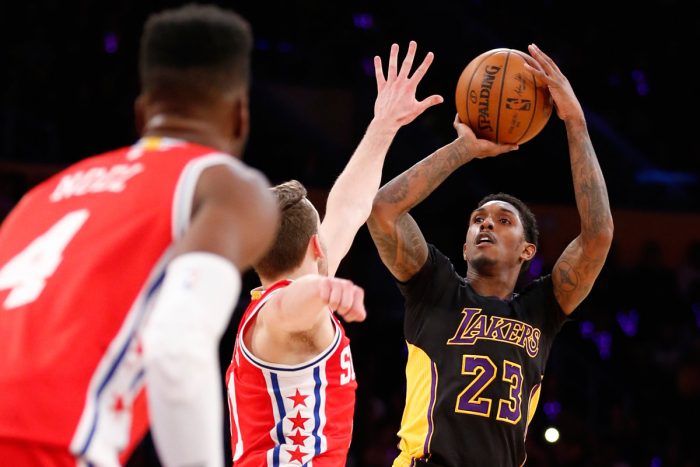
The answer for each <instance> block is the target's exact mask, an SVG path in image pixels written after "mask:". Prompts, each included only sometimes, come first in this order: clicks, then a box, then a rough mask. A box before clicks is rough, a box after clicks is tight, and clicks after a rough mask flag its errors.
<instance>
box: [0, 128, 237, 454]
mask: <svg viewBox="0 0 700 467" xmlns="http://www.w3.org/2000/svg"><path fill="white" fill-rule="evenodd" d="M232 163H233V158H232V157H231V156H230V155H226V154H221V153H217V152H215V151H214V150H212V149H210V148H206V147H202V146H197V145H193V144H190V143H186V142H184V141H179V140H172V139H165V138H144V139H141V140H140V141H139V142H138V143H137V144H135V145H134V146H131V147H127V148H122V149H119V150H115V151H112V152H108V153H106V154H102V155H99V156H95V157H92V158H89V159H85V160H83V161H81V162H78V163H77V164H75V165H73V166H71V167H69V168H68V169H66V170H64V171H63V172H61V173H59V174H57V175H55V176H53V177H52V178H50V179H49V180H47V181H45V182H43V183H42V184H40V185H39V186H37V187H36V188H34V189H33V190H31V191H30V192H29V193H28V194H27V195H25V196H24V198H23V199H22V200H21V201H20V203H18V205H17V206H16V208H15V209H14V211H12V212H11V213H10V215H9V216H8V217H7V219H6V220H5V222H4V223H3V224H2V226H0V342H2V352H0V440H2V439H5V440H7V439H14V440H18V441H21V442H25V443H27V442H28V443H38V444H44V445H52V446H57V447H65V448H66V449H68V450H70V452H71V453H73V454H74V455H75V456H76V457H78V458H81V459H83V460H85V461H87V462H88V463H95V464H98V465H116V464H117V462H118V455H119V453H120V452H121V453H122V454H123V453H124V452H128V450H129V449H130V448H131V447H133V446H132V445H130V444H129V443H130V437H132V438H140V437H141V436H143V434H144V433H145V431H146V429H147V423H148V422H147V416H146V414H145V410H144V409H143V408H144V407H145V405H144V404H136V406H137V407H141V411H139V413H134V412H133V410H132V409H133V407H134V403H135V401H138V400H140V397H139V399H137V396H142V395H143V393H142V389H143V374H144V370H143V363H142V358H141V348H140V345H139V334H140V331H141V329H142V326H143V324H144V321H145V318H146V317H147V316H146V315H147V310H148V307H149V299H150V298H152V296H153V295H154V292H155V291H156V290H157V289H158V287H159V285H160V282H161V280H162V278H163V274H164V269H165V266H166V263H167V261H168V260H169V259H170V258H171V256H172V246H173V243H174V241H176V240H177V239H178V238H180V237H181V236H182V235H183V234H184V232H185V231H186V229H187V226H188V224H189V221H190V213H191V207H192V198H193V194H194V190H195V186H196V182H197V180H198V178H199V175H200V174H201V172H202V171H203V170H204V169H205V168H207V167H210V166H212V165H219V164H232ZM132 422H133V423H132ZM132 441H133V440H132ZM125 450H126V451H125ZM123 460H124V459H123V458H122V461H123Z"/></svg>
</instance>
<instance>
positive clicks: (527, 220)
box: [477, 193, 540, 273]
mask: <svg viewBox="0 0 700 467" xmlns="http://www.w3.org/2000/svg"><path fill="white" fill-rule="evenodd" d="M489 201H504V202H506V203H509V204H511V205H513V206H514V207H515V209H517V210H518V214H519V216H520V221H521V222H522V223H523V230H524V231H525V240H526V241H527V242H529V243H533V244H534V245H535V247H538V246H539V239H540V231H539V228H538V227H537V218H536V217H535V215H534V214H533V213H532V211H531V210H530V208H528V207H527V205H526V204H525V203H523V202H522V201H520V200H519V199H518V198H516V197H515V196H513V195H509V194H507V193H493V194H490V195H488V196H485V197H484V198H482V199H481V201H479V203H478V205H477V209H478V208H480V207H482V206H483V205H484V204H486V203H488V202H489ZM531 261H532V260H530V261H525V262H524V263H523V265H522V267H521V269H520V272H521V273H522V272H525V271H527V269H528V268H529V267H530V262H531Z"/></svg>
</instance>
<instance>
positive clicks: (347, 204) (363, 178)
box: [326, 119, 398, 230]
mask: <svg viewBox="0 0 700 467" xmlns="http://www.w3.org/2000/svg"><path fill="white" fill-rule="evenodd" d="M397 130H398V128H393V127H391V126H390V125H388V124H387V123H385V122H382V121H379V120H377V119H375V120H372V122H370V124H369V126H368V127H367V131H366V132H365V135H364V137H363V138H362V141H360V144H359V145H358V146H357V149H356V150H355V152H354V153H353V155H352V157H351V158H350V161H349V162H348V164H347V166H346V167H345V169H344V170H343V172H342V173H341V174H340V176H339V177H338V179H337V180H336V181H335V183H334V184H333V188H332V189H331V191H330V193H329V194H328V201H327V203H326V212H327V213H330V212H332V213H338V214H340V213H342V218H343V223H344V225H345V226H346V228H347V229H349V230H352V229H353V228H354V229H355V230H357V229H359V228H360V227H361V226H362V224H364V223H365V221H366V220H367V217H368V216H369V214H370V212H371V210H372V201H373V199H374V196H375V194H376V193H377V190H378V189H379V184H380V183H381V179H382V167H383V165H384V159H385V158H386V154H387V151H388V150H389V146H390V145H391V142H392V141H393V139H394V136H395V135H396V132H397Z"/></svg>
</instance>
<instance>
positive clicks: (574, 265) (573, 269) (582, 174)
mask: <svg viewBox="0 0 700 467" xmlns="http://www.w3.org/2000/svg"><path fill="white" fill-rule="evenodd" d="M568 137H569V153H570V158H571V174H572V177H573V182H574V192H575V195H576V207H577V209H578V212H579V216H580V219H581V234H580V235H579V236H578V237H576V238H575V239H574V240H573V241H572V242H571V243H570V244H569V246H568V247H567V248H566V249H565V250H564V252H563V253H562V255H561V257H560V258H559V259H558V260H557V262H556V264H555V265H554V270H553V271H552V280H553V283H554V293H555V295H556V297H557V301H558V302H559V304H560V305H561V307H562V309H563V310H564V312H566V313H571V312H572V311H573V310H574V309H575V308H576V307H577V306H578V305H579V304H580V303H581V302H582V301H583V300H584V299H585V298H586V297H587V296H588V294H589V293H590V291H591V289H592V288H593V284H594V282H595V280H596V278H597V277H598V275H599V274H600V271H601V269H602V268H603V264H604V263H605V258H606V257H607V254H608V250H609V249H610V243H611V242H612V236H611V235H612V215H611V213H610V204H609V201H608V192H607V188H606V186H605V179H604V178H603V173H602V171H601V169H600V165H599V164H598V159H597V158H596V155H595V151H594V150H593V144H592V143H591V140H590V137H589V135H588V132H587V131H586V128H585V126H584V127H582V128H580V129H572V130H571V131H569V133H568Z"/></svg>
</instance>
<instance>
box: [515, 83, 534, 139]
mask: <svg viewBox="0 0 700 467" xmlns="http://www.w3.org/2000/svg"><path fill="white" fill-rule="evenodd" d="M530 74H531V75H532V82H533V85H534V86H535V97H534V100H535V106H534V107H533V109H532V112H530V121H529V122H528V124H527V128H525V131H524V132H523V134H522V135H520V138H518V143H519V142H520V140H521V139H522V138H523V136H525V135H526V134H527V132H528V131H529V130H530V127H531V126H532V122H533V121H534V120H535V114H536V113H537V79H536V77H535V73H530ZM533 138H534V136H533Z"/></svg>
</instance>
